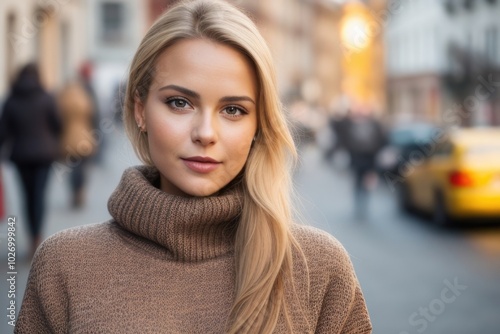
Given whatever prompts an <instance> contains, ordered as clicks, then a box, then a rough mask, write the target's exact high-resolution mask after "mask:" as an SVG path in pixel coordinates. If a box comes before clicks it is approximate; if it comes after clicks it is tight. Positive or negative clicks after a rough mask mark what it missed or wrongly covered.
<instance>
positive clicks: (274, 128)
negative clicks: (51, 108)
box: [15, 0, 371, 334]
mask: <svg viewBox="0 0 500 334" xmlns="http://www.w3.org/2000/svg"><path fill="white" fill-rule="evenodd" d="M130 67H131V68H130V75H129V80H128V86H127V93H126V99H125V111H124V125H125V128H126V131H127V133H128V135H129V139H130V140H131V141H132V144H133V146H134V149H135V151H136V153H137V154H138V155H139V157H140V158H141V160H142V161H143V162H144V163H145V165H144V166H136V167H131V168H129V169H127V170H126V171H125V172H124V174H123V176H122V179H121V181H120V183H119V185H118V187H117V189H116V190H115V192H114V193H113V194H112V195H111V197H110V199H109V201H108V209H109V211H110V214H111V216H112V217H113V218H112V219H111V220H109V221H107V222H105V223H101V224H93V225H86V226H81V227H78V228H74V229H69V230H66V231H63V232H60V233H58V234H57V235H54V236H53V237H52V238H51V239H49V240H47V241H45V242H44V244H43V245H42V246H41V247H40V250H39V251H38V252H37V254H36V256H35V259H34V260H33V265H32V268H31V273H30V275H29V279H28V285H27V288H26V294H25V297H24V301H23V304H22V307H21V311H20V313H19V318H18V320H17V322H16V328H15V333H67V332H70V331H71V330H75V329H77V331H78V332H81V333H121V332H128V333H152V332H155V333H232V334H235V333H241V334H244V333H266V334H267V333H276V334H280V333H283V334H284V333H292V332H293V333H313V332H314V333H318V334H327V333H358V334H368V333H371V323H370V319H369V316H368V312H367V309H366V305H365V301H364V298H363V294H362V292H361V288H360V285H359V282H358V280H357V278H356V275H355V272H354V269H353V267H352V263H351V261H350V259H349V255H348V254H347V252H346V251H345V249H344V248H343V247H342V245H341V244H340V243H339V242H338V241H337V240H336V239H334V238H333V237H332V236H330V235H328V234H327V233H326V232H322V231H319V230H317V229H315V228H312V227H308V226H303V225H298V224H295V223H293V222H292V217H293V215H292V212H291V206H292V202H291V200H290V186H291V171H290V168H289V167H290V165H291V164H290V159H291V158H293V157H296V149H295V147H294V145H293V140H292V136H291V133H290V130H289V128H288V126H287V121H286V117H285V114H284V112H283V109H282V108H281V104H280V101H279V98H278V90H277V87H276V81H275V80H274V67H273V65H272V55H271V53H270V51H269V48H268V47H267V45H266V43H265V41H264V39H263V38H262V36H261V35H260V34H259V32H258V30H257V28H256V26H255V25H254V23H253V22H252V21H251V20H250V19H249V18H248V17H247V16H245V15H244V14H243V13H242V12H241V11H239V10H238V9H237V8H235V7H234V6H233V5H231V4H230V3H229V2H226V1H217V0H209V1H207V0H195V1H182V2H179V4H178V5H175V6H174V7H171V9H170V10H169V11H167V12H166V13H165V14H164V15H163V16H162V17H160V18H159V19H158V20H157V21H156V23H155V24H154V25H153V26H152V27H151V29H150V30H149V31H148V32H147V33H146V35H145V37H144V39H143V40H142V42H141V44H140V46H139V50H138V51H137V53H136V55H135V56H134V59H133V61H132V64H131V66H130Z"/></svg>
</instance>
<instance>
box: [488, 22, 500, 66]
mask: <svg viewBox="0 0 500 334" xmlns="http://www.w3.org/2000/svg"><path fill="white" fill-rule="evenodd" d="M485 51H486V52H485V53H486V59H487V60H488V61H489V62H490V63H491V64H494V63H495V62H496V61H497V55H498V30H497V27H490V28H489V29H486V50H485Z"/></svg>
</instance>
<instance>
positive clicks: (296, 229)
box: [291, 224, 352, 271]
mask: <svg viewBox="0 0 500 334" xmlns="http://www.w3.org/2000/svg"><path fill="white" fill-rule="evenodd" d="M291 231H292V234H293V236H294V238H295V240H297V242H298V244H299V245H300V248H301V251H302V252H303V254H304V256H305V258H306V260H307V262H308V265H309V266H311V265H312V266H318V267H323V268H325V269H326V268H329V269H333V268H336V269H341V270H347V271H351V270H352V264H351V260H350V258H349V254H348V253H347V251H346V249H345V248H344V246H343V245H342V244H341V243H340V241H338V240H337V239H336V238H335V237H334V236H332V235H331V234H329V233H328V232H326V231H323V230H320V229H318V228H316V227H313V226H309V225H302V224H293V225H292V226H291Z"/></svg>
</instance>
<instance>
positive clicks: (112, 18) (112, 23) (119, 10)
mask: <svg viewBox="0 0 500 334" xmlns="http://www.w3.org/2000/svg"><path fill="white" fill-rule="evenodd" d="M101 5H102V8H101V9H102V11H101V15H102V16H101V19H102V27H103V29H102V41H103V42H104V43H111V44H121V43H122V42H123V41H124V35H125V31H124V29H125V6H124V5H123V3H120V2H104V3H102V4H101Z"/></svg>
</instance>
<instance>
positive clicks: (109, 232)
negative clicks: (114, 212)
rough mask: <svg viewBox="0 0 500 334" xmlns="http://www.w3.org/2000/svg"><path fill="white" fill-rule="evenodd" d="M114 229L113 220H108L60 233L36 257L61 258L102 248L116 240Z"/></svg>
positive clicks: (47, 242) (47, 240) (50, 238)
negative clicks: (64, 255) (65, 255)
mask: <svg viewBox="0 0 500 334" xmlns="http://www.w3.org/2000/svg"><path fill="white" fill-rule="evenodd" d="M114 229H115V226H114V223H113V220H108V221H106V222H103V223H97V224H88V225H81V226H77V227H73V228H68V229H65V230H62V231H59V232H57V233H55V234H53V235H51V236H50V237H48V238H47V239H45V240H44V241H43V242H42V244H41V245H40V247H38V249H37V251H36V254H35V257H40V256H42V257H52V256H61V255H63V254H71V253H76V252H78V251H89V250H92V249H93V248H95V249H97V248H100V247H102V246H103V245H108V244H109V243H110V242H113V240H116V236H115V233H114V232H113V230H114Z"/></svg>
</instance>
